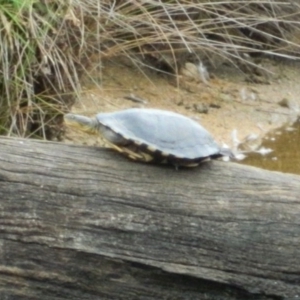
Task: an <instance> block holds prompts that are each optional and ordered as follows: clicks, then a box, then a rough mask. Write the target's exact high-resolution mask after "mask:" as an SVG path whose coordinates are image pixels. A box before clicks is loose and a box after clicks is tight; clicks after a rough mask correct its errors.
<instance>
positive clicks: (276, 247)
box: [0, 137, 300, 299]
mask: <svg viewBox="0 0 300 300" xmlns="http://www.w3.org/2000/svg"><path fill="white" fill-rule="evenodd" d="M0 149H1V152H0V199H1V202H0V206H1V210H0V214H1V215H0V227H1V231H0V245H1V246H0V274H1V275H0V296H1V295H2V297H6V298H3V299H34V298H35V297H36V298H37V299H38V297H39V296H43V299H284V298H286V299H293V297H294V298H295V299H296V297H300V263H299V262H300V250H299V245H300V238H299V237H300V224H299V223H300V221H299V220H300V196H299V195H300V177H299V176H295V175H289V174H281V173H276V172H269V171H265V170H260V169H257V168H251V167H247V166H242V165H238V164H236V163H224V162H219V161H214V162H208V163H204V164H203V165H201V166H200V167H198V168H190V169H189V168H187V169H179V170H178V171H176V170H175V169H174V168H172V167H167V166H155V165H145V164H140V163H134V162H131V161H128V160H127V159H125V158H123V157H122V156H120V155H119V154H117V153H114V152H112V151H110V150H107V149H99V148H93V147H82V146H70V145H65V144H61V143H54V142H43V141H33V140H22V139H11V138H3V137H2V138H0ZM0 298H1V297H0ZM1 299H2V298H1Z"/></svg>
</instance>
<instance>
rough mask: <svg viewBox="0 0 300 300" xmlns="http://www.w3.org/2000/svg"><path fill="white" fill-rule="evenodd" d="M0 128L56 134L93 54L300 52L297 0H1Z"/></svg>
mask: <svg viewBox="0 0 300 300" xmlns="http://www.w3.org/2000/svg"><path fill="white" fill-rule="evenodd" d="M0 28H2V29H1V30H0V62H1V67H0V70H1V72H0V92H1V94H0V95H1V96H0V105H1V106H0V132H1V133H2V134H7V135H13V134H14V135H19V136H41V137H43V138H59V136H60V132H61V128H62V126H61V124H62V113H63V112H65V111H67V110H68V109H69V108H70V107H71V106H72V104H73V103H74V99H75V97H76V96H78V95H79V91H80V84H79V83H80V76H81V75H82V74H83V73H86V74H88V73H89V70H90V69H89V63H90V62H91V60H92V58H93V57H95V54H97V57H100V58H101V59H102V60H103V59H106V58H109V59H111V58H116V57H120V56H126V57H129V58H130V59H131V60H132V62H133V63H134V64H135V65H136V66H137V67H139V68H140V64H144V65H145V64H147V65H148V66H150V67H157V66H158V65H159V64H160V63H161V64H162V65H167V66H169V67H170V69H171V70H172V71H174V72H177V71H178V68H179V67H180V64H181V63H183V62H185V61H186V59H188V58H190V57H193V59H201V60H203V59H209V60H211V62H212V63H214V58H215V57H222V58H223V59H227V60H229V61H231V62H233V63H234V62H235V60H236V59H243V55H242V54H243V53H264V54H267V55H277V56H281V57H286V58H290V59H295V58H299V53H300V50H299V49H300V47H299V44H300V30H299V28H300V4H299V3H298V1H274V0H268V1H262V0H259V1H258V0H257V1H234V0H231V1H209V0H207V1H202V0H198V1H197V0H168V1H167V0H165V1H161V0H155V1H154V0H150V1H146V0H144V1H143V0H130V1H129V0H128V1H122V0H109V1H108V0H102V1H99V0H86V1H78V0H74V1H71V0H69V1H63V0H56V1H55V0H44V1H33V0H25V1H21V0H15V1H12V0H11V1H8V0H6V1H5V0H0Z"/></svg>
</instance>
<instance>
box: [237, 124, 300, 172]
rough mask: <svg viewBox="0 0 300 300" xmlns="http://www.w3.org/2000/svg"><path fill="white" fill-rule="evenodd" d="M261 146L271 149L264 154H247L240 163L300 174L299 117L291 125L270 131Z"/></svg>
mask: <svg viewBox="0 0 300 300" xmlns="http://www.w3.org/2000/svg"><path fill="white" fill-rule="evenodd" d="M261 147H263V148H265V149H271V150H272V152H270V153H268V154H265V155H262V154H259V153H251V154H247V157H246V158H245V159H244V160H243V161H241V163H242V164H246V165H251V166H255V167H259V168H263V169H267V170H272V171H279V172H285V173H293V174H299V175H300V119H298V121H297V122H295V123H294V124H293V125H291V126H285V127H283V128H281V129H277V130H275V131H272V132H270V133H269V134H268V135H267V136H266V138H265V139H264V140H263V143H262V145H261ZM261 147H260V148H261Z"/></svg>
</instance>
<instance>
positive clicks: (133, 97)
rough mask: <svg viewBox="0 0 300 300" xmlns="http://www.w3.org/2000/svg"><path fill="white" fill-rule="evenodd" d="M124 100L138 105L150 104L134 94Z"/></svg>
mask: <svg viewBox="0 0 300 300" xmlns="http://www.w3.org/2000/svg"><path fill="white" fill-rule="evenodd" d="M124 99H127V100H131V101H133V102H137V103H143V104H147V103H148V101H147V100H144V99H142V98H140V97H137V96H135V95H134V94H130V95H129V96H124Z"/></svg>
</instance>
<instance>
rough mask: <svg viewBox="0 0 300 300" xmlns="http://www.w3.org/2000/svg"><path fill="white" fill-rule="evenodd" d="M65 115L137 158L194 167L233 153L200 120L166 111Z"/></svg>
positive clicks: (133, 158) (149, 110) (115, 147)
mask: <svg viewBox="0 0 300 300" xmlns="http://www.w3.org/2000/svg"><path fill="white" fill-rule="evenodd" d="M64 118H65V120H66V121H67V123H69V124H71V125H77V126H78V125H80V127H81V128H82V129H85V131H88V132H90V133H100V134H101V135H102V136H103V137H104V139H105V140H106V141H107V142H108V143H109V145H110V146H111V147H112V148H114V149H116V150H117V151H119V152H121V153H123V154H124V155H126V156H127V157H128V158H130V159H132V160H136V161H142V162H157V163H168V164H173V165H174V166H176V167H178V166H188V167H194V166H198V165H199V164H200V163H201V162H203V161H205V160H210V159H216V158H220V157H222V156H232V153H231V151H230V150H229V149H227V148H222V147H220V146H219V145H218V144H217V143H216V142H215V140H214V139H213V137H212V136H211V134H210V133H209V132H208V131H207V130H206V129H205V128H204V127H202V126H201V125H200V124H199V123H198V122H196V121H194V120H192V119H190V118H188V117H186V116H184V115H181V114H179V113H175V112H171V111H167V110H161V109H151V108H130V109H125V110H121V111H117V112H111V113H99V114H97V115H96V116H95V117H94V118H89V117H86V116H82V115H77V114H71V113H68V114H66V115H65V116H64Z"/></svg>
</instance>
